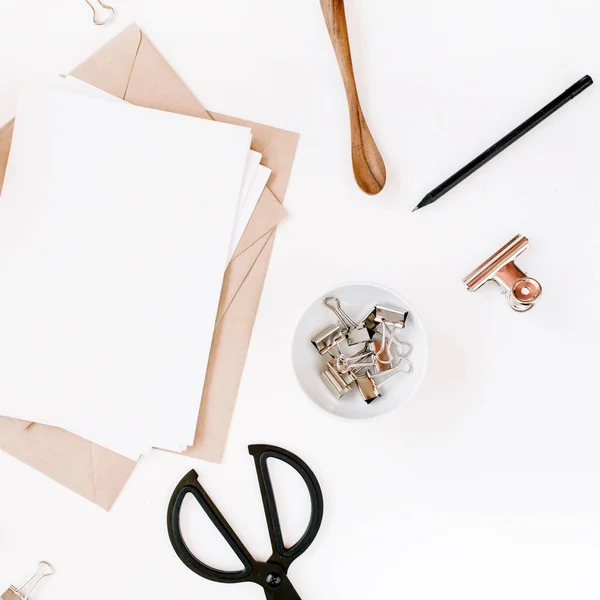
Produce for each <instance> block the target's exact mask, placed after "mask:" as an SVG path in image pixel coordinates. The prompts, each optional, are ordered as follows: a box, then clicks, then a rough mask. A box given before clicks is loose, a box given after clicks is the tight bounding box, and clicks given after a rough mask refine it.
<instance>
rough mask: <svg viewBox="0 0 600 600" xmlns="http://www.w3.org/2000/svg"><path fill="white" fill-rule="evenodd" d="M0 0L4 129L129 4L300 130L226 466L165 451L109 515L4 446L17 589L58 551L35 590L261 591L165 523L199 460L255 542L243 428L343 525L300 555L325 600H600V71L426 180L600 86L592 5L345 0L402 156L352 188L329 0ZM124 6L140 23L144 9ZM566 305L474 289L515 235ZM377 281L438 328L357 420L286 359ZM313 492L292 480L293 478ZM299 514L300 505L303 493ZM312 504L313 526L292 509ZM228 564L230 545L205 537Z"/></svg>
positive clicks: (124, 593)
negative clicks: (285, 455) (320, 315)
mask: <svg viewBox="0 0 600 600" xmlns="http://www.w3.org/2000/svg"><path fill="white" fill-rule="evenodd" d="M113 4H114V6H116V8H117V9H118V10H119V11H120V15H119V20H118V21H117V22H116V23H114V25H112V26H110V27H107V28H105V29H100V28H95V27H94V26H93V25H92V23H91V12H90V10H89V8H88V7H87V6H86V4H85V2H84V0H52V1H48V0H28V1H27V2H24V1H23V0H3V1H2V6H1V7H0V82H1V83H0V121H5V120H8V118H9V117H10V116H11V113H12V111H13V109H14V101H15V97H16V90H17V83H18V82H19V81H20V80H23V79H26V78H28V77H30V76H31V74H32V73H33V72H35V71H40V70H41V71H46V72H47V71H57V70H60V71H67V70H69V69H70V68H72V67H73V66H74V65H75V64H77V63H78V62H79V61H80V60H81V59H83V58H84V57H85V56H86V55H87V54H89V53H90V52H91V51H92V50H94V49H95V48H97V47H98V46H100V45H101V43H103V42H104V41H105V40H107V39H108V38H110V37H112V36H113V35H114V34H115V33H116V32H117V31H118V29H119V28H121V27H123V26H124V25H125V24H126V23H127V19H129V18H134V19H135V20H136V21H137V22H138V23H139V24H140V25H141V26H142V27H143V28H145V30H146V32H147V33H148V35H149V36H150V37H151V39H152V40H153V41H154V43H155V44H156V45H157V46H158V48H159V49H160V50H161V51H162V52H163V53H164V55H165V56H166V57H167V59H168V60H169V61H170V62H171V63H172V64H173V65H174V67H175V68H176V70H177V71H178V72H179V73H180V74H181V75H182V76H183V78H184V79H185V80H186V81H187V82H188V83H189V85H190V86H191V87H192V89H193V90H194V91H195V92H196V93H197V95H198V97H199V98H200V99H201V100H202V102H203V103H204V104H205V105H206V107H207V108H209V109H214V110H217V111H219V112H223V113H229V114H233V115H239V116H242V117H246V118H250V119H253V120H256V121H262V122H265V123H269V124H272V125H276V126H280V127H284V128H289V129H293V130H297V131H299V132H300V133H301V134H302V140H301V144H300V148H299V152H298V157H297V163H296V166H295V170H294V174H293V178H292V181H291V185H290V188H289V195H288V199H287V207H288V208H289V211H290V217H289V219H288V220H287V221H286V222H285V223H284V224H283V225H282V226H281V228H280V230H279V233H278V237H277V244H276V247H275V252H274V255H273V260H272V263H271V268H270V271H269V276H268V280H267V284H266V288H265V292H264V296H263V299H262V303H261V306H260V312H259V315H258V319H257V322H256V328H255V332H254V337H253V342H252V345H251V349H250V354H249V358H248V362H247V365H246V370H245V375H244V378H243V382H242V386H241V390H240V395H239V402H238V406H237V409H236V414H235V419H234V423H233V428H232V432H231V437H230V442H229V446H228V450H227V454H226V460H225V463H224V464H223V465H220V466H219V465H211V464H206V463H202V462H200V461H195V460H190V459H184V458H181V457H178V456H172V455H169V454H164V453H158V452H155V453H152V454H151V455H150V456H148V457H147V458H145V459H144V460H143V462H142V463H141V464H140V465H139V467H138V468H137V470H136V471H135V473H134V475H133V477H132V479H131V481H130V482H129V484H128V485H127V487H126V489H125V491H124V493H123V494H122V496H121V497H120V499H119V501H118V502H117V504H116V505H115V507H114V509H113V511H112V512H111V513H110V514H106V513H104V512H102V511H101V510H100V509H98V508H96V507H95V506H93V505H91V504H89V503H87V502H86V501H84V500H82V499H80V498H79V497H77V496H76V495H74V494H72V493H70V492H68V491H66V490H64V489H62V488H61V487H60V486H59V485H57V484H55V483H54V482H52V481H49V480H47V479H45V478H44V477H42V476H40V475H38V474H37V473H36V472H35V471H33V470H31V469H29V468H28V467H25V466H23V465H21V464H19V463H18V462H17V461H16V460H14V459H13V458H11V457H10V456H7V455H6V454H2V453H0V475H1V479H0V587H2V588H3V589H4V588H5V587H6V586H8V584H9V583H16V582H18V581H19V580H21V579H26V578H27V575H28V574H29V571H30V570H31V569H32V568H34V565H35V564H36V563H37V561H38V560H41V559H46V560H50V561H51V562H53V563H54V565H55V567H56V568H57V571H58V572H57V575H56V576H55V578H54V580H52V581H49V582H48V583H47V585H46V586H45V588H44V589H40V590H39V594H38V595H37V597H39V598H45V599H47V600H78V599H79V598H86V599H87V600H100V599H105V598H119V599H120V598H177V597H198V598H200V597H206V598H213V599H217V598H219V599H221V598H223V599H231V600H235V599H239V600H243V599H246V598H247V599H251V598H255V599H258V598H261V597H263V594H262V591H261V590H260V589H259V588H258V587H254V586H250V585H242V586H225V585H219V584H214V583H210V582H207V581H204V580H202V579H200V578H199V577H196V576H195V575H194V574H193V573H192V572H191V571H188V570H187V569H186V568H185V567H184V566H183V565H182V564H181V563H180V562H179V560H178V559H177V558H176V556H175V554H174V553H173V551H172V549H171V547H170V544H169V541H168V538H167V530H166V525H165V510H166V505H167V502H168V499H169V497H170V494H171V491H172V489H173V488H174V486H175V485H176V483H177V482H178V481H179V479H180V478H181V477H182V476H183V475H184V474H185V473H186V472H187V470H189V469H190V468H196V469H197V470H198V471H199V472H200V474H201V478H202V481H203V482H204V483H205V484H206V486H207V488H208V490H209V492H211V493H212V495H213V497H214V499H215V501H216V502H217V503H218V504H219V505H221V506H222V508H223V511H224V512H225V514H226V515H227V516H228V517H229V518H230V520H231V522H232V524H233V525H234V527H235V528H236V529H239V533H240V534H241V536H242V538H243V539H244V540H245V541H246V542H247V544H248V546H249V547H250V549H251V550H253V551H255V552H256V554H257V557H259V558H267V557H268V547H267V543H266V542H267V538H266V529H265V526H264V517H263V514H262V507H261V505H260V499H259V494H258V488H257V484H256V481H255V475H254V468H253V464H252V461H251V459H250V457H249V456H248V455H247V451H246V446H247V444H248V443H271V444H277V445H282V446H284V447H286V448H288V449H289V450H292V451H294V452H296V453H297V454H299V455H300V456H301V457H302V458H303V459H305V460H306V461H307V462H308V464H309V465H310V466H311V467H312V468H313V470H314V471H315V472H316V474H317V476H318V477H319V479H320V481H321V484H322V486H323V490H324V495H325V502H326V512H325V519H324V524H323V528H322V530H321V532H320V534H319V536H318V537H317V540H316V541H315V543H314V544H313V546H312V547H311V549H310V550H309V551H308V552H307V554H306V555H304V556H303V557H302V558H301V559H300V560H299V561H298V562H297V563H296V564H295V565H294V566H293V567H292V568H291V570H290V576H291V578H292V580H293V582H294V584H295V585H296V587H297V589H298V592H299V593H300V596H301V597H302V598H305V599H309V598H311V599H317V598H344V599H348V600H349V599H357V600H358V599H359V598H364V597H367V596H368V597H370V598H378V597H381V598H410V599H411V600H430V599H431V600H433V599H438V598H460V599H461V600H471V599H473V600H475V599H480V598H486V600H495V599H498V600H500V599H502V600H505V599H506V598H514V599H519V600H521V599H523V600H525V599H530V598H552V599H554V598H556V599H564V598H577V599H578V600H587V599H590V600H591V599H596V598H598V594H599V593H600V571H599V569H598V564H599V559H600V436H599V435H598V427H599V423H600V404H599V399H600V394H599V393H598V387H599V386H598V376H599V372H600V369H599V366H598V363H599V359H600V310H599V309H600V228H599V223H600V167H599V163H598V160H599V158H598V157H599V154H598V147H599V140H600V109H599V106H600V104H599V101H598V98H600V89H597V88H596V87H595V86H594V87H592V88H591V89H590V90H589V91H586V92H585V93H584V94H583V95H581V96H580V97H578V98H577V99H576V100H575V101H574V102H572V103H571V104H569V105H568V106H567V107H565V108H564V109H562V110H561V111H560V112H559V113H558V114H556V115H554V116H553V117H552V118H551V119H549V120H548V121H546V122H545V123H544V124H543V125H541V126H540V127H538V128H537V129H536V130H535V131H534V132H532V133H531V134H529V135H528V136H527V137H526V138H524V139H523V140H521V141H520V142H519V143H518V144H517V145H515V146H513V147H512V148H510V150H509V151H507V152H505V153H504V154H502V156H500V157H499V158H497V159H495V160H494V161H493V163H491V164H489V165H488V166H487V167H485V168H484V169H482V170H481V171H479V172H478V173H477V174H476V175H475V176H473V177H471V178H470V179H469V180H468V181H467V182H465V183H463V184H462V185H461V186H460V187H459V188H457V189H456V190H454V191H453V192H452V193H450V194H449V195H448V196H447V197H445V198H444V199H443V200H442V201H440V202H439V203H438V204H437V205H436V206H434V207H432V208H430V209H428V210H424V211H422V212H419V213H416V214H411V209H412V208H413V206H414V205H415V204H416V203H417V202H418V201H419V200H420V199H421V197H422V196H423V195H424V194H425V193H426V192H427V191H429V190H430V189H431V188H433V187H434V186H435V185H437V184H438V183H439V182H440V181H441V180H443V179H444V178H445V177H446V176H447V175H449V174H450V173H452V172H453V171H455V170H456V169H457V168H458V167H460V166H462V165H463V164H464V163H465V162H467V161H468V160H470V159H471V158H472V157H473V156H474V155H475V154H477V153H478V152H479V151H481V150H482V149H484V148H485V147H486V146H487V145H489V144H490V143H492V142H494V141H495V140H497V139H498V138H499V137H501V136H502V135H504V134H505V133H506V132H507V131H508V130H510V129H512V127H513V126H515V125H517V124H518V123H520V122H521V121H522V120H524V119H525V118H526V117H528V116H529V115H531V114H532V113H533V112H535V111H536V110H537V109H538V108H540V107H541V106H542V105H544V104H545V103H546V102H548V101H549V100H551V99H552V98H554V97H555V96H556V95H558V94H559V93H560V92H562V91H563V90H564V89H565V88H567V87H568V86H569V85H571V83H573V82H574V81H576V80H577V79H579V78H580V77H581V76H583V75H584V74H585V73H590V74H591V75H592V76H594V75H596V76H598V77H600V58H599V57H600V36H598V27H597V23H598V18H599V17H600V10H599V8H598V3H597V2H594V1H593V0H570V1H568V2H567V1H566V0H563V1H558V0H555V1H550V2H549V1H548V0H519V1H517V0H505V1H504V2H501V3H499V2H492V1H490V0H488V1H484V2H482V1H481V0H459V1H457V2H447V1H445V0H426V1H424V2H412V3H406V2H392V1H390V0H368V1H367V0H347V2H346V4H347V13H348V18H349V26H350V30H351V36H352V44H353V50H354V55H355V56H354V59H355V68H356V74H357V79H358V83H359V87H360V93H361V98H362V101H363V107H364V111H365V114H366V116H367V120H368V122H369V124H370V126H371V129H372V132H373V135H374V137H375V139H376V140H377V142H378V144H379V146H380V148H381V153H382V155H383V156H384V158H385V160H386V163H387V168H388V185H387V187H386V189H385V191H384V193H383V194H381V195H380V196H379V197H376V198H369V197H366V196H363V195H362V194H361V193H360V192H359V191H358V189H357V188H356V186H355V185H354V182H353V177H352V171H351V165H350V158H349V128H348V117H347V112H346V107H345V98H344V94H343V89H342V85H341V80H340V76H339V73H338V69H337V64H336V62H335V58H334V55H333V52H332V49H331V46H330V42H329V38H328V36H327V33H326V30H325V26H324V23H323V18H322V15H321V9H320V6H319V2H318V1H317V0H312V1H310V2H308V1H304V2H282V1H281V0H253V1H252V2H249V1H248V0H228V1H227V2H209V1H208V0H169V2H164V1H163V0H161V1H159V0H139V1H138V0H136V1H130V2H129V3H125V2H123V1H119V0H114V2H113ZM126 13H127V15H128V16H126ZM519 232H520V233H523V234H526V235H528V236H529V237H530V239H531V248H530V249H529V250H528V251H527V253H526V254H525V255H523V257H522V258H521V260H520V265H521V266H522V267H523V268H524V269H525V270H526V271H527V272H529V273H530V274H531V275H532V276H534V277H537V278H539V280H540V281H541V282H542V284H543V286H544V289H545V296H544V298H543V299H542V300H541V301H540V303H539V306H537V307H536V308H535V309H534V310H533V311H532V312H531V313H529V314H527V315H518V314H516V313H513V312H512V311H511V310H510V309H509V308H508V306H507V304H506V300H505V299H504V298H502V297H501V295H500V294H499V293H498V290H497V289H495V287H494V286H493V285H490V286H489V287H488V288H486V289H484V290H482V291H480V292H478V293H477V294H473V295H468V294H467V293H466V292H465V291H464V290H463V287H462V285H461V279H462V277H463V276H464V275H466V273H468V272H469V271H470V270H471V269H472V268H474V267H475V266H477V265H478V264H479V263H480V262H481V261H482V260H483V259H485V258H486V257H487V256H488V255H489V254H491V253H492V252H493V251H495V250H496V249H497V248H498V247H500V245H502V244H503V243H505V242H506V241H508V240H509V239H510V238H511V237H512V236H513V235H515V234H516V233H519ZM350 280H372V281H376V282H378V283H381V284H383V285H386V286H389V287H391V288H395V289H397V290H398V291H399V292H400V293H401V294H403V295H404V296H406V297H407V298H409V299H410V300H411V302H412V303H413V304H414V305H415V306H416V307H417V308H418V309H419V311H420V313H421V315H422V317H423V319H424V321H425V324H426V328H427V331H428V339H429V346H430V361H429V369H428V374H427V377H426V379H425V382H424V384H423V386H422V388H421V390H420V391H419V393H418V394H417V396H416V397H415V398H414V399H413V401H412V402H411V403H410V404H409V405H407V406H406V407H404V408H403V409H401V410H399V411H397V412H395V413H393V414H392V415H390V416H387V417H385V418H383V419H381V420H376V421H374V422H370V423H366V424H365V423H358V424H346V423H340V422H338V421H335V420H333V419H330V418H329V417H327V416H326V415H325V414H321V413H320V412H318V411H317V410H316V409H315V408H313V407H312V406H311V404H310V402H309V401H308V400H307V399H306V398H305V397H304V396H303V394H302V392H301V390H300V388H299V386H298V384H297V382H296V381H295V378H294V374H293V371H292V365H291V357H290V347H291V338H292V334H293V332H294V328H295V325H296V323H297V321H298V319H299V318H300V316H301V314H302V312H303V311H304V309H305V308H306V306H308V304H309V303H311V302H312V301H313V300H314V298H315V297H317V296H318V295H319V294H321V293H322V292H323V291H325V290H327V289H328V288H330V287H333V286H334V285H335V284H337V283H339V282H344V281H350ZM290 489H292V488H290ZM286 500H287V501H286V506H285V508H284V509H283V510H282V512H283V513H284V514H283V516H284V518H286V519H287V518H288V517H293V516H294V515H296V513H297V510H296V509H298V510H299V509H301V508H302V505H299V502H300V501H299V500H297V497H296V495H295V494H292V493H288V494H286ZM292 520H293V521H294V523H293V525H295V528H297V527H298V523H299V521H298V518H296V519H295V520H294V519H292ZM192 538H193V540H194V545H195V546H199V547H201V548H203V552H202V554H201V556H202V557H205V558H207V559H210V557H211V555H212V552H213V550H212V547H208V548H206V545H209V544H203V539H202V538H199V537H198V535H196V536H193V535H192Z"/></svg>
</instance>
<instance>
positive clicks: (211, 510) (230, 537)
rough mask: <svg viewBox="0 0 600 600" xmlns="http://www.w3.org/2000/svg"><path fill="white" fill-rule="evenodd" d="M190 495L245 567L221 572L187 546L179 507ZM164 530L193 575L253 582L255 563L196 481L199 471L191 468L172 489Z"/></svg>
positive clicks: (215, 579)
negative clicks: (165, 529)
mask: <svg viewBox="0 0 600 600" xmlns="http://www.w3.org/2000/svg"><path fill="white" fill-rule="evenodd" d="M188 494H191V495H192V496H194V498H195V499H196V500H197V502H198V504H200V506H201V507H202V508H203V509H204V512H206V514H207V515H208V517H209V519H210V520H211V521H212V522H213V524H214V525H215V527H216V528H217V529H218V530H219V533H220V534H221V535H222V536H223V537H224V538H225V540H226V541H227V543H228V544H229V546H230V547H231V549H232V550H233V551H234V552H235V554H236V555H237V557H238V558H239V559H240V560H241V561H242V564H243V566H244V568H243V569H242V570H240V571H221V570H219V569H214V568H213V567H209V566H208V565H206V564H204V563H203V562H201V561H199V560H198V559H197V558H196V557H195V556H194V555H193V554H192V553H191V552H190V550H189V548H188V547H187V545H186V543H185V540H184V539H183V536H182V534H181V522H180V516H181V506H182V504H183V501H184V499H185V497H186V496H187V495H188ZM167 529H168V531H169V538H170V539H171V544H172V545H173V549H174V550H175V552H176V554H177V556H178V557H179V559H180V560H181V561H182V562H183V563H184V564H185V565H186V566H187V567H188V568H189V569H191V570H192V571H193V572H194V573H196V575H200V576H201V577H204V578H206V579H210V580H211V581H216V582H217V583H241V582H243V581H253V579H252V577H251V574H252V570H253V568H254V565H255V562H254V559H253V558H252V556H251V555H250V553H249V552H248V550H246V547H245V546H244V544H242V542H241V541H240V539H239V538H238V536H237V535H236V534H235V532H234V531H233V529H231V527H230V525H229V523H228V522H227V521H226V520H225V518H224V517H223V515H222V514H221V512H220V511H219V509H218V508H217V507H216V506H215V504H214V503H213V501H212V500H211V499H210V497H209V496H208V494H207V493H206V492H205V491H204V488H203V487H202V486H201V485H200V483H199V482H198V473H196V471H194V470H192V471H190V472H189V473H188V474H187V475H186V476H185V477H184V478H183V479H182V480H181V481H180V482H179V485H178V486H177V487H176V488H175V491H174V492H173V495H172V497H171V501H170V502H169V510H168V513H167Z"/></svg>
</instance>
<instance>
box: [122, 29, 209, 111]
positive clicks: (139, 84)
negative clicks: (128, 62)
mask: <svg viewBox="0 0 600 600" xmlns="http://www.w3.org/2000/svg"><path fill="white" fill-rule="evenodd" d="M138 31H139V30H138ZM139 35H140V47H139V51H138V53H137V58H136V60H135V65H134V67H133V69H132V71H131V78H130V80H129V83H128V86H127V89H126V90H124V91H123V98H124V99H125V100H127V102H131V104H136V105H138V106H144V107H146V108H155V109H157V110H165V111H168V112H174V113H179V114H182V115H187V116H189V117H199V118H201V119H210V118H211V116H210V115H209V113H208V112H207V111H206V110H205V108H204V107H203V106H202V104H201V103H200V102H199V101H198V99H197V98H196V97H195V96H194V94H192V92H191V91H190V89H189V88H188V87H187V85H186V84H185V83H184V82H183V80H182V79H181V78H180V77H179V76H178V75H177V73H175V71H174V70H173V67H171V65H170V64H169V63H168V62H167V61H166V60H165V59H164V57H163V56H162V54H160V52H158V50H157V49H156V48H155V47H154V45H153V44H152V42H150V40H149V39H148V37H147V36H146V35H144V34H143V33H142V32H139Z"/></svg>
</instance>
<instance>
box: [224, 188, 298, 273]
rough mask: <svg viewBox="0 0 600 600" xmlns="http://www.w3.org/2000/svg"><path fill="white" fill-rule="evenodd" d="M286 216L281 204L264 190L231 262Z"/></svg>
mask: <svg viewBox="0 0 600 600" xmlns="http://www.w3.org/2000/svg"><path fill="white" fill-rule="evenodd" d="M286 215H287V212H286V210H285V208H283V204H281V202H279V200H277V198H275V196H274V195H273V193H272V192H271V190H270V189H269V188H265V190H264V192H263V193H262V194H261V197H260V199H259V201H258V204H257V205H256V208H255V209H254V212H253V213H252V217H251V219H250V221H249V222H248V225H247V226H246V229H245V230H244V234H243V235H242V239H241V240H240V242H239V244H238V246H237V248H236V249H235V253H234V255H233V259H232V260H233V261H235V260H237V258H238V257H239V256H240V255H241V254H243V253H244V252H245V251H246V250H247V249H248V248H250V246H252V245H253V244H254V243H255V242H257V241H258V240H260V239H261V238H262V237H263V236H264V235H265V234H266V233H267V232H269V231H271V230H272V229H273V227H276V226H277V225H278V224H279V223H280V222H281V221H282V220H283V219H284V218H285V216H286Z"/></svg>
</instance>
